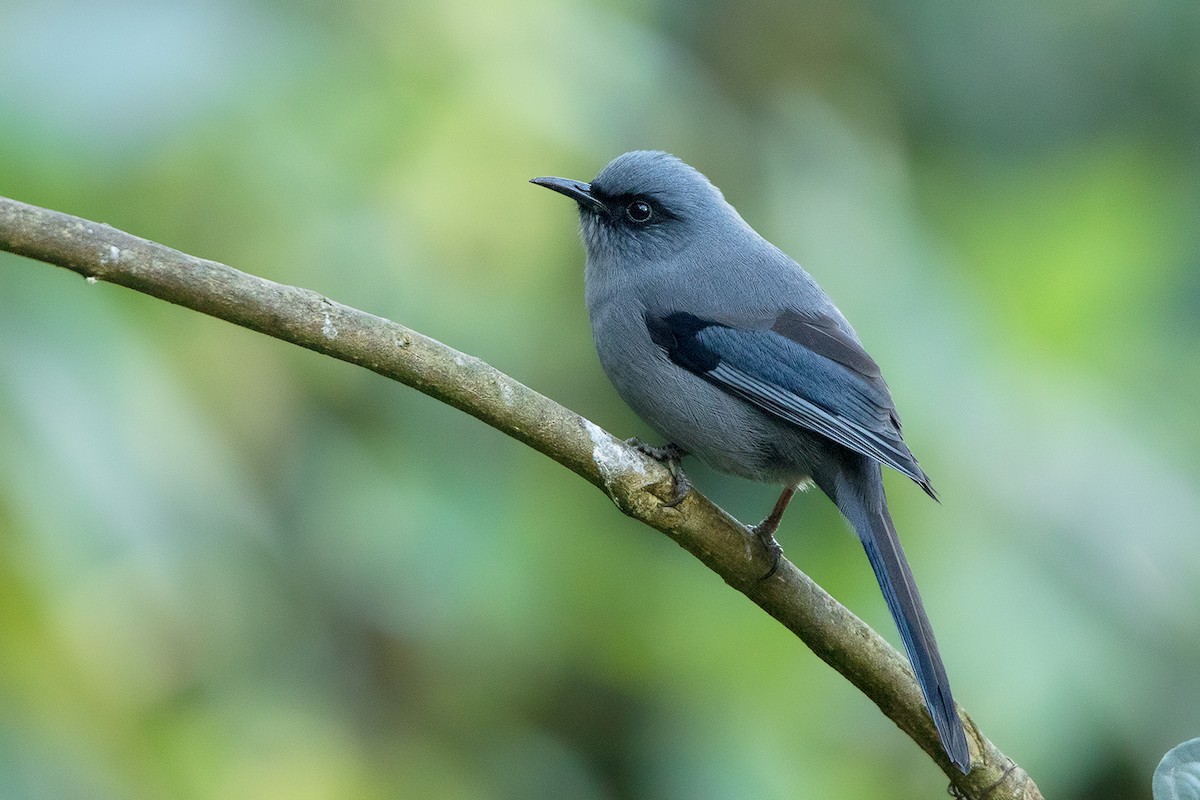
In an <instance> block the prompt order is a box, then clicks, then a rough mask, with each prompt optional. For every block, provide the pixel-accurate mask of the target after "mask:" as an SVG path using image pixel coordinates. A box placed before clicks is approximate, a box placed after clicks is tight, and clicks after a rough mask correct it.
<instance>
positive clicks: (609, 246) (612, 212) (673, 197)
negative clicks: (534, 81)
mask: <svg viewBox="0 0 1200 800" xmlns="http://www.w3.org/2000/svg"><path fill="white" fill-rule="evenodd" d="M530 182H531V183H536V184H537V185H538V186H544V187H546V188H547V189H550V190H552V191H555V192H558V193H559V194H563V195H566V196H567V197H570V198H571V199H572V200H574V201H575V202H576V203H578V204H579V218H580V225H581V228H582V231H583V242H584V245H585V246H586V247H587V251H588V257H589V259H601V260H603V259H606V258H607V257H617V256H620V257H625V258H636V259H638V260H639V261H641V262H645V261H649V260H656V259H660V258H669V257H671V256H672V255H674V254H677V253H679V252H680V251H682V250H683V249H684V248H685V247H687V246H688V245H689V244H690V243H693V242H694V241H696V238H697V233H698V232H699V231H703V230H706V229H707V230H710V231H711V230H714V229H718V228H720V227H721V226H722V223H726V222H730V221H733V220H737V221H738V222H740V217H738V216H737V212H735V211H734V210H733V208H732V207H730V206H729V204H728V203H726V202H725V198H724V197H722V195H721V192H720V190H718V189H717V187H715V186H713V185H712V183H710V182H709V180H708V178H706V177H704V176H703V175H702V174H700V172H698V171H697V170H695V169H694V168H692V167H690V166H688V165H687V164H685V163H684V162H683V161H680V160H679V159H678V158H676V157H675V156H673V155H670V154H668V153H663V152H660V151H657V150H635V151H633V152H630V153H625V154H624V155H622V156H618V157H617V158H615V159H613V161H612V162H611V163H609V165H608V166H606V167H605V168H604V169H602V170H600V174H599V175H597V176H596V178H595V179H594V180H593V181H592V182H591V183H584V182H582V181H576V180H571V179H569V178H534V179H533V180H532V181H530Z"/></svg>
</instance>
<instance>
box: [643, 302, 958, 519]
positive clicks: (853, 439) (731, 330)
mask: <svg viewBox="0 0 1200 800" xmlns="http://www.w3.org/2000/svg"><path fill="white" fill-rule="evenodd" d="M646 327H647V328H648V330H649V333H650V338H651V339H652V340H653V341H654V343H655V344H657V345H658V346H659V347H660V348H662V350H663V352H664V353H665V354H666V356H667V358H669V359H670V360H671V361H672V362H673V363H674V364H676V365H678V366H680V367H682V368H684V369H686V370H689V371H690V372H693V373H695V374H696V375H699V376H700V377H702V378H704V379H705V380H707V381H710V382H711V383H713V384H715V385H717V386H719V387H720V388H722V389H724V390H725V391H727V392H730V393H731V394H734V395H736V396H737V397H740V398H742V399H743V400H746V401H747V402H749V403H752V404H753V405H755V406H758V407H759V408H761V409H762V410H764V411H766V412H768V413H770V414H772V415H774V416H776V417H779V418H780V419H783V420H787V421H788V422H791V423H793V424H796V425H799V426H801V427H803V428H807V429H808V430H811V431H815V432H816V433H819V434H821V435H822V436H825V437H827V438H829V439H832V440H833V441H835V442H837V443H838V444H840V445H842V446H844V447H848V448H849V449H851V450H854V451H856V452H858V453H862V454H863V455H865V456H868V457H870V458H873V459H875V460H876V461H879V462H880V463H881V464H886V465H887V466H889V467H892V468H893V469H895V470H897V471H899V472H901V473H902V474H904V475H907V476H908V477H910V478H912V479H913V480H914V481H916V482H917V483H918V484H919V485H920V486H921V488H922V489H924V490H925V491H926V492H927V493H928V494H929V495H930V496H931V497H934V498H936V497H937V495H936V494H935V493H934V491H933V487H932V486H931V485H930V483H929V478H928V477H926V475H925V473H924V472H923V471H922V470H921V467H920V466H919V465H918V464H917V460H916V458H914V457H913V454H912V453H911V452H910V451H909V449H908V446H907V445H905V444H904V440H903V439H902V438H901V436H900V418H899V416H898V415H897V414H896V407H895V405H894V404H893V403H892V398H891V394H890V393H889V392H888V388H887V384H885V383H884V381H883V377H882V375H881V374H880V371H879V366H878V365H877V364H876V363H875V362H874V361H873V360H872V359H871V357H870V356H869V355H867V353H866V351H865V350H863V348H862V346H861V345H860V344H859V343H858V342H857V341H856V340H855V339H854V337H853V336H851V335H850V334H848V333H847V332H846V331H844V330H843V329H842V328H841V326H839V325H838V324H837V322H836V320H834V319H833V318H832V317H829V316H825V315H818V314H807V313H802V312H796V311H785V312H784V313H782V314H779V315H778V316H775V317H773V318H769V319H767V320H765V321H764V320H755V321H754V322H753V324H749V325H738V324H735V323H731V322H730V321H728V320H722V321H720V322H718V321H715V320H708V319H702V318H700V317H697V316H695V315H693V314H687V313H682V312H677V313H671V314H665V315H655V314H651V313H647V314H646Z"/></svg>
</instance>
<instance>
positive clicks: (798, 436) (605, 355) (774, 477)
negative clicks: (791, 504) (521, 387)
mask: <svg viewBox="0 0 1200 800" xmlns="http://www.w3.org/2000/svg"><path fill="white" fill-rule="evenodd" d="M622 322H623V320H622V319H621V317H620V315H616V314H612V315H607V316H600V317H598V318H594V319H593V335H594V338H595V341H596V350H597V353H598V354H599V356H600V363H601V365H602V366H603V367H604V371H605V373H606V374H607V375H608V378H609V380H610V381H612V384H613V386H614V387H615V388H616V390H617V393H618V394H619V395H620V396H621V399H622V400H624V401H625V403H626V404H627V405H629V407H630V408H632V409H633V410H634V412H635V413H636V414H637V415H638V416H639V417H641V418H642V420H643V421H645V422H646V424H648V425H649V426H650V427H651V428H653V429H654V430H655V431H656V432H658V434H659V435H661V436H663V437H664V438H665V439H666V440H667V441H669V442H673V443H674V444H676V445H678V446H679V447H682V448H683V449H684V450H685V451H687V452H688V453H690V454H692V455H694V456H696V457H697V458H699V459H701V460H702V461H704V462H705V463H707V464H708V465H709V466H711V467H713V468H715V469H718V470H721V471H722V472H728V473H732V474H734V475H739V476H741V477H744V478H749V479H751V480H757V481H763V482H767V483H778V484H786V485H791V484H796V483H799V482H800V481H802V480H804V479H806V478H807V477H808V476H809V475H810V473H811V467H812V466H813V465H812V461H811V459H812V458H813V457H819V454H820V453H821V452H822V450H821V447H820V443H819V442H817V441H815V439H814V437H815V434H811V433H809V432H807V431H804V430H801V429H800V428H798V427H796V426H795V425H792V424H790V423H787V422H784V421H781V420H777V419H775V418H773V417H770V416H768V415H767V414H766V413H765V412H762V411H760V410H758V409H757V408H755V407H754V406H752V405H750V404H749V403H747V402H745V401H744V400H741V399H739V398H737V397H734V396H733V395H730V394H728V393H727V392H725V391H724V390H722V389H719V388H718V387H716V386H714V385H713V384H711V383H709V382H708V381H706V380H704V379H703V378H701V377H699V376H697V375H695V374H693V373H691V372H688V371H687V370H685V369H683V368H682V367H679V366H676V365H675V364H673V363H671V362H670V361H669V360H668V359H667V357H666V355H665V354H664V353H663V351H662V350H661V349H660V348H659V347H658V345H656V344H654V343H653V342H652V341H651V340H650V336H649V333H648V331H647V330H646V327H645V324H644V323H643V322H642V320H641V318H640V315H638V316H637V318H635V319H632V320H627V321H626V322H627V324H621V323H622ZM618 327H619V328H620V330H617V328H618Z"/></svg>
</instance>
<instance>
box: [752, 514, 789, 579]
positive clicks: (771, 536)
mask: <svg viewBox="0 0 1200 800" xmlns="http://www.w3.org/2000/svg"><path fill="white" fill-rule="evenodd" d="M766 522H767V520H763V521H762V522H760V523H759V524H757V525H755V526H753V527H752V528H750V532H751V533H753V534H754V538H756V539H758V541H759V544H761V545H762V546H763V549H764V550H766V551H767V558H769V559H771V568H770V569H769V570H767V574H765V575H763V576H762V577H761V578H759V580H760V581H765V580H766V579H767V578H769V577H771V576H772V575H774V574H775V571H776V570H777V569H779V562H780V560H781V559H782V558H783V548H782V547H780V545H779V542H777V541H776V540H775V527H776V526H775V525H772V526H770V527H768V526H767V525H766V524H765V523H766Z"/></svg>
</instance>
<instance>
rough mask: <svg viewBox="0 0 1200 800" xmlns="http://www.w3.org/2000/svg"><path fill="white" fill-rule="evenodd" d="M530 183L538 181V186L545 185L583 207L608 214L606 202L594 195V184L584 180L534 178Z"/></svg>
mask: <svg viewBox="0 0 1200 800" xmlns="http://www.w3.org/2000/svg"><path fill="white" fill-rule="evenodd" d="M529 182H530V183H536V184H537V185H538V186H545V187H546V188H547V189H549V190H550V191H552V192H558V193H559V194H563V195H566V196H567V197H569V198H571V199H572V200H574V201H575V202H576V203H579V205H580V207H581V208H586V209H587V210H588V211H594V212H596V213H597V214H604V215H607V214H608V209H607V208H606V207H605V205H604V203H601V202H600V201H599V200H597V199H596V198H595V197H593V196H592V185H591V184H590V183H584V182H583V181H573V180H571V179H570V178H533V179H532V180H530V181H529Z"/></svg>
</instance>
